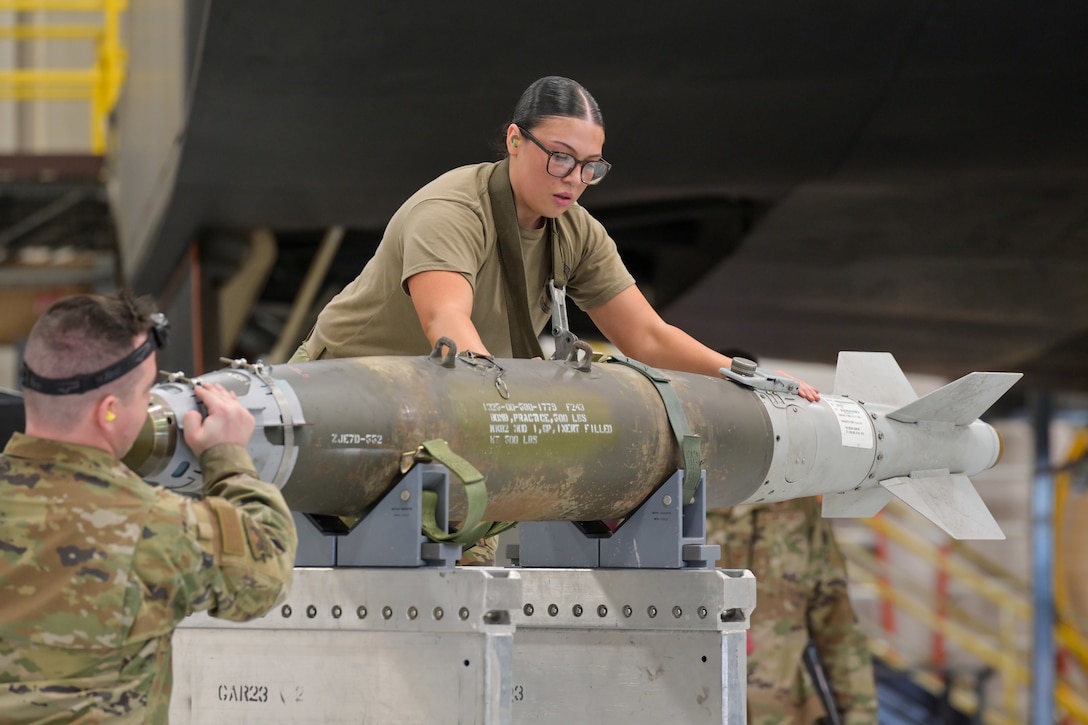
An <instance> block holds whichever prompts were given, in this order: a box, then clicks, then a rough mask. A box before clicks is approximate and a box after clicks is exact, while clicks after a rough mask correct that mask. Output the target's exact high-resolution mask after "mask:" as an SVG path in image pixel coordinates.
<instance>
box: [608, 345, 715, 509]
mask: <svg viewBox="0 0 1088 725" xmlns="http://www.w3.org/2000/svg"><path fill="white" fill-rule="evenodd" d="M604 362H610V363H619V364H620V365H626V366H627V367H629V368H631V369H632V370H636V371H638V372H640V373H642V374H643V375H644V376H645V377H646V378H647V379H648V380H649V381H650V382H651V383H653V384H654V387H655V388H657V394H658V395H660V396H661V401H662V402H663V403H664V404H665V415H666V416H668V418H669V425H670V426H672V433H673V435H674V436H676V442H677V443H678V444H679V445H680V456H681V459H682V461H683V469H684V503H687V502H688V501H691V499H692V497H694V496H695V489H696V488H698V487H699V481H700V479H701V478H702V476H703V452H702V447H701V446H700V442H699V436H697V435H695V434H694V433H692V432H691V426H689V425H688V417H687V415H685V414H684V407H683V406H682V405H680V398H679V397H677V395H676V390H674V389H673V387H672V385H670V380H669V377H668V376H667V375H665V373H663V372H661V371H660V370H655V369H654V368H652V367H650V366H649V365H644V364H642V363H640V362H639V361H637V360H632V359H631V358H629V357H623V356H620V355H612V356H609V357H606V358H604Z"/></svg>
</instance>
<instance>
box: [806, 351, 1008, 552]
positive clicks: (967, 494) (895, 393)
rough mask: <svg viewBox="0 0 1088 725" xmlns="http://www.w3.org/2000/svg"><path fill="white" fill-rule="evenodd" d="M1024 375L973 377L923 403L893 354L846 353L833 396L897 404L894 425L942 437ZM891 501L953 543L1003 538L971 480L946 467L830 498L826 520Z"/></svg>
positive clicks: (872, 510)
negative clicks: (939, 530)
mask: <svg viewBox="0 0 1088 725" xmlns="http://www.w3.org/2000/svg"><path fill="white" fill-rule="evenodd" d="M1021 377H1022V376H1021V374H1020V373H978V372H976V373H971V374H969V375H965V376H964V377H962V378H960V379H959V380H956V381H954V382H952V383H949V384H948V385H945V386H944V387H942V388H940V389H939V390H934V391H933V392H932V393H929V394H928V395H926V396H924V397H922V398H919V397H918V394H917V393H916V392H915V391H914V388H913V387H912V386H911V384H910V381H909V380H907V376H906V375H904V374H903V371H902V370H901V369H900V368H899V364H898V363H897V362H896V361H895V358H894V357H892V355H891V354H890V353H886V352H846V351H844V352H840V353H839V361H838V366H837V367H836V369H835V395H843V396H847V397H849V398H852V399H853V400H855V401H858V402H863V403H871V404H880V405H882V406H888V407H893V408H894V410H893V412H891V413H887V414H886V418H887V419H888V420H890V421H895V422H896V423H902V424H907V425H915V424H917V425H919V426H920V427H922V428H925V429H927V430H929V431H930V432H931V433H937V432H939V431H941V430H946V429H947V430H949V431H951V430H953V428H954V427H955V426H970V425H972V424H973V423H975V421H976V420H978V418H979V417H981V416H982V414H983V413H985V412H986V411H987V410H988V409H989V408H990V406H991V405H993V404H994V403H995V402H997V400H998V398H1000V397H1001V396H1002V395H1004V394H1005V393H1006V392H1007V391H1008V390H1009V388H1011V387H1012V386H1013V385H1014V384H1015V383H1016V381H1017V380H1019V379H1020V378H1021ZM990 465H992V462H991V464H990ZM870 475H871V474H870ZM893 496H895V497H896V498H899V499H900V500H902V501H903V502H904V503H906V504H907V505H908V506H910V507H911V508H913V509H914V510H915V511H917V512H918V513H920V514H922V515H923V516H925V517H926V518H927V519H929V520H930V521H932V522H933V523H935V524H936V525H937V526H939V527H941V528H942V529H944V531H946V532H947V533H948V534H949V535H950V536H952V537H954V538H957V539H1004V538H1005V534H1004V533H1002V531H1001V527H1000V526H998V524H997V521H996V520H994V517H993V514H991V513H990V510H989V509H988V508H986V504H985V503H984V502H983V501H982V498H981V497H980V496H979V495H978V491H976V490H975V487H974V485H973V484H972V483H971V480H970V479H969V478H968V477H967V476H966V475H965V474H963V473H955V474H953V473H950V472H949V471H948V470H947V469H943V470H927V471H912V472H911V474H910V475H909V476H897V477H895V478H889V479H885V480H883V481H881V482H880V486H879V487H875V486H874V487H866V488H862V489H858V490H853V491H844V492H841V493H826V494H824V498H823V515H824V516H827V517H833V518H839V517H842V518H846V517H850V518H865V517H869V516H873V515H875V514H877V513H878V512H879V511H880V510H881V509H883V508H884V506H885V505H886V504H887V503H888V502H889V501H890V500H891V499H892V497H893Z"/></svg>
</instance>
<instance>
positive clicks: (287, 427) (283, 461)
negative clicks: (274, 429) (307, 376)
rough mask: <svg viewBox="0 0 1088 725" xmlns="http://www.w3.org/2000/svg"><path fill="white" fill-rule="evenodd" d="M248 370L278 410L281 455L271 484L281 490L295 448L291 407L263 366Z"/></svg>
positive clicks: (289, 468)
mask: <svg viewBox="0 0 1088 725" xmlns="http://www.w3.org/2000/svg"><path fill="white" fill-rule="evenodd" d="M250 370H252V372H253V374H254V375H256V376H257V379H258V380H260V381H261V382H262V383H264V384H265V386H266V387H267V388H268V391H269V392H270V393H271V394H272V397H273V398H274V399H275V401H276V407H278V408H279V410H280V419H281V421H282V423H283V455H282V456H281V457H280V465H279V468H278V469H277V470H276V475H275V476H274V477H273V478H272V483H274V484H276V488H283V487H284V485H285V484H286V483H287V477H288V476H289V475H291V469H292V468H294V467H293V466H290V465H288V461H290V459H291V451H292V450H293V449H294V447H295V421H294V418H292V417H291V406H290V404H289V403H288V401H287V396H285V395H284V394H283V391H282V390H280V386H278V385H276V381H275V380H273V379H272V378H271V376H269V374H268V371H267V370H266V369H265V367H264V365H261V364H259V363H258V364H256V365H253V366H251V367H250Z"/></svg>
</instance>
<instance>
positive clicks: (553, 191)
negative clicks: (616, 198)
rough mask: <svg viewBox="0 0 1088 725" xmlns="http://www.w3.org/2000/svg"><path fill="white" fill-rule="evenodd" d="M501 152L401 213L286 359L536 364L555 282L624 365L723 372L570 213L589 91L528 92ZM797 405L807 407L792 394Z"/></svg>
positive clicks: (565, 82) (585, 172) (549, 80)
mask: <svg viewBox="0 0 1088 725" xmlns="http://www.w3.org/2000/svg"><path fill="white" fill-rule="evenodd" d="M503 140H504V155H505V158H503V160H501V161H499V162H495V163H483V164H477V165H473V166H465V167H461V168H458V169H454V170H453V171H450V172H447V173H446V174H443V175H442V176H440V177H438V178H437V179H435V180H434V181H432V182H431V183H429V184H427V185H426V186H424V187H423V188H422V189H420V190H419V191H418V192H416V193H415V194H414V195H413V196H412V197H411V198H409V199H408V201H406V202H405V203H404V204H403V205H402V206H401V208H400V209H399V210H398V211H397V212H396V214H394V215H393V218H392V219H391V220H390V222H389V225H388V227H387V228H386V231H385V236H384V237H383V239H382V242H381V244H380V245H379V246H378V249H377V251H376V252H375V253H374V257H373V258H372V259H371V260H370V262H369V263H367V265H366V267H365V268H364V269H363V271H362V272H361V273H360V274H359V276H358V277H357V278H356V279H355V280H354V281H353V282H352V283H350V284H349V285H348V286H347V287H345V288H344V290H343V291H341V292H340V294H339V295H337V296H336V297H335V298H334V299H333V300H332V301H331V302H329V304H328V305H327V306H326V307H325V309H324V310H322V312H321V314H320V315H319V317H318V319H317V324H316V325H315V327H314V329H313V331H312V332H311V333H310V336H309V337H308V338H307V340H306V341H305V342H304V343H303V345H302V347H300V348H299V351H298V352H297V353H296V355H295V358H294V360H304V359H319V358H322V357H355V356H363V355H423V354H426V353H428V352H430V351H431V349H432V348H433V347H434V344H435V342H436V341H437V340H438V339H439V338H440V337H448V338H451V339H452V340H453V341H454V342H455V343H456V345H457V349H458V350H461V351H465V350H471V351H473V352H475V353H478V354H482V355H493V356H495V357H535V356H538V355H539V354H540V352H539V347H538V346H537V345H536V342H535V341H536V338H537V336H538V335H539V334H540V332H541V331H542V330H544V328H545V326H546V325H547V324H548V320H549V315H550V314H551V307H552V303H553V297H552V294H551V292H550V290H549V286H548V282H549V280H554V281H555V285H556V286H557V287H560V288H564V287H565V292H566V294H567V295H569V297H570V298H571V299H572V300H573V301H574V302H575V303H576V304H577V305H578V306H579V307H580V308H582V309H583V310H585V311H586V313H587V314H588V315H589V317H590V318H591V319H592V320H593V323H594V324H595V325H596V326H597V328H598V329H599V330H600V331H601V333H602V334H604V336H605V337H606V338H608V340H609V341H610V342H611V343H612V344H613V345H615V346H616V347H617V348H618V349H619V350H620V351H621V352H623V354H624V355H627V356H628V357H632V358H634V359H636V360H639V361H641V362H643V363H645V364H647V365H650V366H653V367H657V368H664V369H668V370H680V371H684V372H693V373H702V374H704V375H714V376H716V375H718V374H719V370H720V369H721V368H723V367H729V366H730V365H731V363H732V361H731V360H730V358H728V357H726V356H725V355H722V354H720V353H718V352H715V351H714V350H712V349H710V348H708V347H706V346H705V345H703V344H701V343H700V342H698V341H697V340H695V339H694V338H692V337H691V336H690V335H688V334H687V333H685V332H683V331H682V330H680V329H679V328H677V327H674V326H672V325H669V324H667V323H666V322H665V321H664V320H662V319H661V317H660V316H659V315H658V314H657V312H656V311H654V309H653V308H652V307H651V306H650V304H649V302H647V300H646V298H645V297H644V296H643V295H642V293H641V292H640V291H639V289H638V287H637V286H636V285H635V280H634V278H633V277H632V276H631V275H630V273H629V272H628V271H627V269H626V268H625V267H624V265H623V262H622V261H621V260H620V257H619V254H618V252H617V250H616V244H615V242H613V241H612V239H611V237H609V236H608V233H607V232H606V231H605V229H604V227H603V226H601V224H600V223H599V222H597V221H596V220H595V219H594V218H593V217H592V216H590V215H589V213H588V212H587V211H586V210H585V209H583V208H582V207H581V206H580V205H579V204H578V199H579V198H580V197H581V196H582V193H583V192H584V191H585V190H586V187H587V186H590V185H592V184H597V183H599V182H600V181H601V180H602V179H603V178H604V177H605V176H606V175H607V173H608V171H609V170H610V168H611V165H610V164H609V163H608V162H607V161H605V160H604V158H603V156H602V150H603V147H604V119H603V118H602V116H601V111H600V108H599V107H598V105H597V102H596V101H595V100H594V99H593V97H592V96H591V95H590V94H589V91H587V90H586V89H585V88H583V87H582V86H581V85H579V84H578V83H576V82H575V81H572V80H570V79H569V78H562V77H558V76H548V77H545V78H541V79H539V80H537V81H536V82H534V83H533V84H532V85H530V86H529V87H528V88H527V89H526V90H525V92H524V93H523V94H522V96H521V99H520V100H519V101H518V104H517V106H516V108H515V109H514V116H513V119H512V120H511V122H510V123H509V124H507V126H506V128H505V133H504V138H503ZM511 194H512V196H511ZM519 257H520V258H519ZM507 280H508V281H509V282H507ZM522 285H524V288H523V287H522ZM526 308H527V309H526ZM800 394H801V395H802V396H803V397H805V398H807V399H808V400H818V399H819V394H818V393H817V391H816V390H815V389H814V388H812V387H811V386H809V385H807V384H804V383H802V384H801V389H800Z"/></svg>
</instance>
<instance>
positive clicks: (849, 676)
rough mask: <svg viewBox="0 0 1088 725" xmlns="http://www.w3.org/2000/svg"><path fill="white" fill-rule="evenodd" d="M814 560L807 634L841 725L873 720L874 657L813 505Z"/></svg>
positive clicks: (837, 555)
mask: <svg viewBox="0 0 1088 725" xmlns="http://www.w3.org/2000/svg"><path fill="white" fill-rule="evenodd" d="M811 515H812V516H813V521H812V529H811V530H812V562H813V566H814V567H815V569H816V571H815V572H814V574H815V576H814V578H813V587H812V593H811V597H810V601H809V608H808V616H809V633H810V636H811V637H812V640H813V642H815V643H816V648H817V650H818V651H819V654H820V661H821V662H822V663H823V666H824V669H825V670H826V672H827V676H828V680H829V681H830V683H831V688H832V690H833V691H834V693H835V700H836V702H837V703H838V706H839V711H840V713H841V714H842V717H843V722H844V723H846V724H848V725H861V724H862V723H870V724H871V723H875V722H876V721H877V698H876V684H875V682H874V679H873V666H872V655H871V652H870V650H869V642H868V638H867V637H866V635H865V633H864V632H863V631H862V630H861V628H860V626H859V625H858V619H857V615H856V614H855V613H854V608H853V606H852V605H851V603H850V595H849V591H848V588H847V578H846V563H845V561H844V560H843V558H842V552H841V551H840V550H839V546H838V544H837V543H836V541H835V535H834V532H833V530H832V528H831V523H830V522H829V521H828V520H827V519H825V518H823V517H822V516H821V515H820V512H819V508H818V507H815V506H814V507H813V513H812V514H811Z"/></svg>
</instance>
